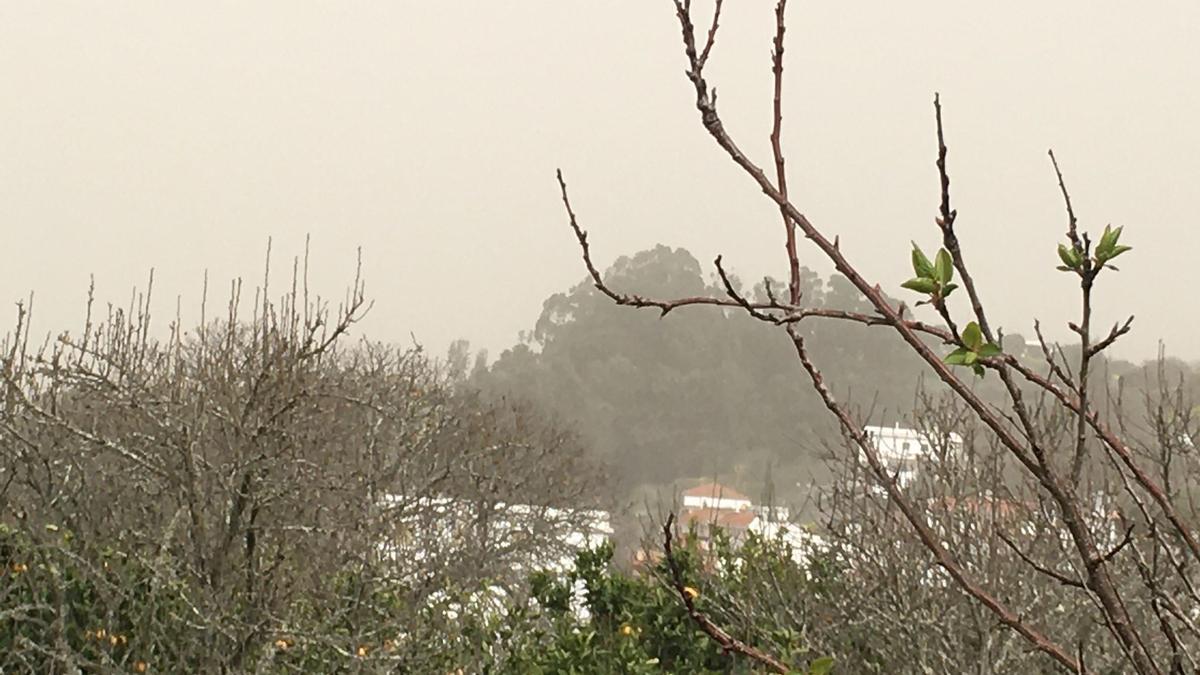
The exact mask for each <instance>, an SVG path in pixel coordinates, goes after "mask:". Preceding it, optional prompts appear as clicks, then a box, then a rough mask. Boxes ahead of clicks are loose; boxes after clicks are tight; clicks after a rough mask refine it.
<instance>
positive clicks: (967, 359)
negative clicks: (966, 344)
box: [963, 352, 979, 366]
mask: <svg viewBox="0 0 1200 675" xmlns="http://www.w3.org/2000/svg"><path fill="white" fill-rule="evenodd" d="M978 360H979V354H976V353H975V352H967V353H966V354H963V365H964V366H973V365H975V362H976V361H978Z"/></svg>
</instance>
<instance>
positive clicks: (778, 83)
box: [771, 0, 800, 305]
mask: <svg viewBox="0 0 1200 675" xmlns="http://www.w3.org/2000/svg"><path fill="white" fill-rule="evenodd" d="M786 11H787V0H779V3H778V4H776V5H775V42H774V50H773V51H772V52H771V74H772V75H773V76H774V79H775V102H774V106H773V114H772V116H771V119H772V123H771V154H772V155H774V157H775V185H776V186H777V187H778V188H779V193H780V194H782V195H783V196H784V197H787V193H788V188H787V170H786V168H785V161H784V155H783V145H782V138H783V35H784V33H785V32H786V31H787V28H786V23H785V22H784V14H785V13H786ZM779 215H780V216H781V217H782V218H783V229H784V232H785V233H786V236H787V243H786V249H787V258H788V298H789V301H790V302H791V303H792V304H793V305H798V304H800V257H799V256H798V255H797V254H796V224H795V223H793V222H792V220H791V218H788V214H787V210H786V209H784V208H783V207H780V209H779Z"/></svg>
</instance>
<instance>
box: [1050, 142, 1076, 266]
mask: <svg viewBox="0 0 1200 675" xmlns="http://www.w3.org/2000/svg"><path fill="white" fill-rule="evenodd" d="M1047 153H1048V154H1049V155H1050V163H1051V164H1053V165H1054V175H1055V176H1057V177H1058V189H1059V190H1060V191H1062V196H1063V202H1065V203H1066V205H1067V239H1069V240H1071V245H1072V246H1074V247H1075V248H1076V249H1078V250H1080V251H1082V250H1083V242H1082V241H1080V239H1079V227H1078V224H1079V221H1078V220H1076V218H1075V208H1074V207H1072V206H1071V195H1070V193H1068V192H1067V184H1066V182H1065V181H1064V180H1063V175H1062V171H1060V170H1059V168H1058V159H1056V158H1055V157H1054V151H1053V150H1049V151H1047Z"/></svg>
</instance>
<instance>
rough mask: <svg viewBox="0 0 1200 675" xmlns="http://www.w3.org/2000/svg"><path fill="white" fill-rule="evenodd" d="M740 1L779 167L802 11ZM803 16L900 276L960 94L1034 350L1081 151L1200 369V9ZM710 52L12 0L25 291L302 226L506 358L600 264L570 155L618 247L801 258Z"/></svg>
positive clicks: (315, 16)
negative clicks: (716, 137)
mask: <svg viewBox="0 0 1200 675" xmlns="http://www.w3.org/2000/svg"><path fill="white" fill-rule="evenodd" d="M726 5H727V16H726V18H725V21H724V25H723V29H722V30H723V34H722V36H721V38H720V40H719V44H718V47H717V50H716V53H715V55H714V56H713V61H712V64H711V71H712V72H711V80H712V82H713V84H715V85H717V86H718V88H719V90H720V94H721V95H720V100H721V106H722V108H723V111H724V116H725V119H726V123H727V126H728V127H729V128H730V130H731V131H732V133H733V134H734V136H735V137H736V138H738V139H740V141H741V143H742V144H743V146H744V147H745V148H746V149H747V150H749V151H751V152H752V153H754V154H756V155H757V156H758V158H759V159H760V160H761V161H763V162H764V163H765V162H766V161H767V160H768V156H767V154H766V153H767V150H768V146H767V132H768V130H769V121H770V120H769V112H770V100H769V86H770V74H769V69H768V66H769V40H770V34H771V30H772V19H773V17H772V7H773V3H768V2H765V1H763V0H756V1H746V0H742V1H738V0H732V1H730V2H727V3H726ZM792 5H793V6H792V8H791V13H790V26H791V28H790V30H789V32H788V38H789V41H790V42H789V47H790V48H789V51H788V62H787V65H788V77H787V85H786V86H787V92H788V93H787V105H788V110H789V112H788V114H787V116H786V127H785V140H786V147H787V150H788V152H789V155H790V168H791V170H792V176H791V186H792V194H793V196H794V198H795V201H797V202H798V203H799V204H801V205H802V208H803V209H804V210H805V211H806V213H807V214H808V215H809V216H810V217H811V218H812V219H813V220H814V222H816V223H817V224H818V225H819V226H820V227H822V228H824V229H825V230H826V231H827V232H828V233H830V234H838V235H840V236H841V241H842V249H843V251H845V252H847V253H848V255H849V256H850V257H851V259H852V260H853V261H856V262H857V263H859V264H860V265H861V267H862V269H863V270H864V271H865V272H866V273H867V274H868V275H869V276H870V277H872V278H874V279H876V280H878V281H880V282H881V283H883V284H884V285H885V286H891V287H895V286H896V285H898V284H899V283H900V282H902V281H903V280H904V279H905V278H907V272H908V269H907V259H908V241H909V240H910V239H916V240H918V241H919V242H923V243H925V244H926V245H928V246H930V247H932V246H933V245H934V243H935V242H936V239H937V235H936V228H935V227H934V225H933V216H934V213H935V209H936V204H937V194H938V193H937V189H938V188H937V182H936V174H935V172H934V168H933V156H934V136H933V118H932V98H933V92H934V91H940V92H941V93H942V96H943V102H944V104H945V106H946V125H947V131H948V134H949V142H950V145H951V156H950V169H951V172H952V179H953V181H954V192H955V199H956V202H957V206H958V209H959V213H960V215H959V221H958V222H959V228H960V230H961V236H962V238H963V240H964V241H965V245H966V247H967V256H968V261H969V263H970V264H972V265H973V266H974V268H975V272H976V276H977V279H978V281H979V283H980V285H981V287H982V289H983V294H984V298H985V300H986V301H987V302H989V303H990V304H991V305H992V307H993V316H994V317H997V318H998V320H999V321H1000V322H1001V323H1003V324H1004V325H1005V326H1006V327H1007V328H1008V329H1009V330H1010V331H1018V332H1025V333H1026V334H1028V333H1030V332H1031V331H1030V330H1029V327H1030V325H1031V323H1032V319H1033V318H1034V317H1041V318H1042V319H1043V320H1044V322H1046V323H1050V322H1051V321H1052V320H1053V319H1055V318H1056V317H1062V316H1063V313H1064V312H1066V311H1071V312H1073V311H1074V308H1075V306H1076V299H1075V295H1076V294H1075V292H1073V290H1072V287H1071V283H1070V279H1069V278H1068V277H1067V276H1066V275H1063V274H1061V273H1059V272H1055V271H1054V265H1055V264H1056V257H1055V254H1054V248H1055V243H1056V242H1057V241H1059V240H1060V239H1061V237H1062V232H1063V230H1064V223H1065V216H1064V213H1063V208H1062V204H1061V200H1060V198H1059V196H1058V193H1057V187H1056V185H1055V183H1054V180H1053V173H1052V171H1051V167H1050V165H1049V162H1048V160H1047V157H1046V150H1047V148H1050V147H1053V148H1054V149H1055V151H1056V153H1057V154H1058V156H1059V159H1060V162H1061V164H1062V165H1063V169H1064V171H1065V172H1066V175H1067V180H1068V184H1069V187H1070V189H1071V191H1072V194H1073V198H1074V202H1075V207H1076V210H1077V212H1078V213H1079V216H1080V218H1081V221H1082V223H1083V224H1084V225H1085V226H1086V227H1089V228H1097V229H1098V228H1102V227H1103V226H1104V224H1106V223H1109V222H1111V223H1113V224H1120V225H1125V226H1126V234H1125V237H1124V240H1125V243H1128V244H1131V245H1132V246H1134V249H1135V250H1134V252H1133V253H1131V254H1127V256H1126V259H1124V260H1123V261H1122V262H1124V263H1125V264H1124V265H1122V270H1123V271H1122V272H1121V273H1120V274H1119V275H1113V276H1110V277H1108V278H1103V279H1102V280H1101V283H1100V291H1101V293H1100V296H1099V298H1100V299H1099V303H1098V304H1099V307H1098V317H1099V320H1101V321H1106V322H1107V321H1112V320H1114V319H1115V318H1117V317H1118V315H1120V314H1122V313H1125V312H1132V313H1136V314H1137V315H1138V319H1137V321H1136V322H1135V332H1134V333H1133V335H1132V336H1130V337H1129V338H1128V339H1127V341H1126V342H1125V344H1124V346H1123V347H1122V348H1121V349H1119V350H1118V352H1119V353H1120V354H1122V355H1125V356H1130V357H1146V356H1151V355H1152V354H1153V351H1154V348H1155V345H1156V343H1157V341H1158V340H1159V339H1160V338H1161V339H1163V340H1165V341H1166V343H1167V346H1168V350H1169V351H1171V352H1173V353H1176V354H1179V355H1182V356H1185V357H1187V358H1200V341H1197V340H1196V335H1197V334H1198V332H1200V318H1198V316H1200V315H1198V313H1197V311H1196V310H1195V306H1196V302H1195V295H1194V291H1195V289H1196V288H1197V287H1198V286H1200V266H1197V265H1196V262H1195V260H1196V252H1197V251H1198V250H1200V228H1197V227H1196V220H1197V216H1196V213H1197V206H1198V203H1200V194H1198V193H1197V188H1196V186H1197V185H1200V125H1198V123H1197V120H1200V85H1198V84H1197V78H1196V73H1197V72H1198V66H1200V49H1197V48H1196V46H1195V43H1194V39H1195V37H1196V35H1197V28H1198V26H1200V3H1195V2H1183V1H1180V2H1147V3H1126V2H1111V1H1096V0H1070V1H1062V2H1054V3H1046V2H1033V1H1028V0H1020V1H1016V2H1008V3H1001V4H994V3H987V4H985V3H966V2H928V1H916V0H914V1H913V2H905V3H895V2H862V3H846V2H829V1H821V2H818V1H816V0H807V1H802V0H793V3H792ZM682 69H683V57H682V54H681V51H680V44H679V33H678V27H677V25H676V23H675V18H674V15H673V10H672V7H671V3H670V2H669V1H668V0H622V1H604V0H601V1H599V2H596V1H593V2H578V1H575V0H536V1H535V0H517V1H514V2H481V1H468V2H422V3H416V2H387V3H352V2H337V3H332V2H330V3H311V2H310V3H295V2H223V3H213V2H209V3H162V2H121V3H93V2H88V3H77V2H62V3H34V2H23V3H16V2H6V3H3V4H0V90H2V92H3V95H2V96H0V224H2V227H3V231H4V233H5V238H4V241H5V244H6V246H5V249H6V253H7V254H6V255H5V256H4V257H3V264H0V300H3V301H4V302H6V303H7V302H9V301H16V300H17V299H18V298H20V297H22V296H24V295H25V294H26V293H28V292H29V291H30V290H32V291H35V292H36V304H37V312H38V314H39V317H40V321H39V327H41V328H43V329H51V328H53V329H59V328H65V327H73V326H77V325H78V323H79V320H80V318H81V312H82V306H83V298H84V295H85V290H86V287H87V280H88V275H89V274H90V273H94V274H95V277H96V284H97V292H98V295H99V296H100V297H101V298H104V299H112V300H117V301H124V300H125V299H127V298H128V294H129V289H130V288H131V287H132V286H133V285H135V284H138V283H142V282H143V280H144V279H145V276H146V272H147V271H148V270H149V268H151V267H154V268H156V269H157V273H156V276H157V278H156V292H157V293H158V294H159V297H160V299H161V301H162V302H161V304H160V306H161V307H163V308H164V310H165V309H166V308H171V311H172V312H173V308H174V298H175V296H176V295H179V294H182V295H183V296H184V306H185V307H188V306H189V299H190V300H192V301H193V302H192V303H191V305H193V306H194V305H195V301H196V300H198V296H199V292H200V286H201V278H202V274H203V270H204V269H206V268H207V269H208V270H209V274H210V278H211V279H212V280H213V282H214V284H216V283H217V282H220V281H223V280H227V279H229V278H231V277H234V276H239V275H241V276H245V277H247V278H249V279H258V278H259V277H260V275H261V267H262V260H263V251H264V249H265V245H266V240H267V238H268V237H269V236H270V237H274V241H275V251H276V265H277V268H283V267H285V264H284V261H285V260H286V259H287V258H290V257H291V256H292V255H295V254H296V253H298V252H299V251H301V250H302V248H303V243H304V237H305V235H306V234H307V233H311V235H312V238H313V249H314V257H313V261H312V264H313V274H312V276H313V282H314V285H315V286H317V287H318V288H321V289H323V290H325V291H326V292H330V293H340V291H341V289H342V287H343V286H344V284H345V283H347V282H348V281H349V280H350V277H351V275H352V273H353V264H354V249H355V247H357V246H360V245H361V246H362V248H363V251H364V267H365V275H366V279H367V285H368V294H369V295H370V296H371V297H373V298H374V299H375V300H376V307H375V309H374V311H373V313H372V315H371V316H370V318H369V319H368V321H367V322H366V323H365V324H364V326H363V329H364V331H365V332H367V333H368V334H370V335H371V336H373V337H376V338H381V339H385V340H407V338H408V334H409V332H410V331H411V332H413V333H415V334H416V336H417V337H418V339H420V340H421V341H423V342H425V343H426V344H428V345H429V346H430V347H431V348H433V349H437V350H441V349H444V347H445V345H446V344H447V343H448V342H449V341H450V340H451V339H453V338H456V337H465V338H468V339H470V340H471V341H472V342H473V343H474V344H475V345H477V346H482V347H487V348H489V349H491V350H492V351H493V353H495V352H496V351H497V350H499V349H501V348H503V347H505V346H508V345H510V344H512V343H513V341H514V340H515V339H516V334H517V331H518V330H521V329H523V328H528V327H530V326H532V324H533V322H534V320H535V318H536V316H537V314H538V312H539V310H540V307H541V303H542V301H543V300H544V299H545V297H546V296H548V295H550V294H551V293H553V292H555V291H558V290H562V289H564V288H566V287H568V286H569V285H570V284H572V283H574V282H576V281H578V280H579V279H580V278H581V277H582V268H581V264H580V262H579V260H578V258H577V251H576V249H575V244H574V242H573V240H572V238H571V236H570V234H569V232H568V231H567V230H566V229H565V225H564V221H563V213H562V210H561V207H560V204H559V202H558V196H557V189H556V185H555V183H554V179H553V172H554V169H555V167H558V166H561V167H562V168H563V169H564V170H565V171H566V175H567V177H568V180H569V182H570V184H571V187H572V191H573V198H574V201H575V206H576V208H577V210H578V211H579V214H580V216H581V218H582V219H583V224H584V226H585V227H587V228H588V229H590V230H591V231H592V233H593V234H592V236H593V241H594V252H595V255H596V257H597V261H598V262H600V263H602V264H607V263H608V262H610V261H611V260H612V259H613V257H615V256H617V255H620V254H624V253H631V252H634V251H636V250H639V249H642V248H646V247H648V246H652V245H654V244H656V243H660V242H661V243H666V244H671V245H681V246H685V247H687V248H688V249H690V250H691V251H692V252H693V253H694V254H695V255H696V256H697V257H698V258H699V259H700V260H701V261H709V260H711V259H712V258H713V257H714V256H715V255H716V254H717V253H724V254H725V255H726V258H727V260H728V261H729V262H730V264H731V265H732V266H733V267H734V268H735V269H736V270H737V271H738V272H739V274H740V275H741V276H742V277H743V278H752V277H756V276H760V275H762V274H763V273H766V272H775V273H780V272H781V271H782V269H783V265H782V260H781V258H780V250H781V249H780V245H781V233H780V231H779V230H780V227H779V225H778V222H777V215H776V214H775V213H774V212H773V210H772V209H771V208H770V207H769V204H767V203H766V202H764V200H763V198H762V197H761V196H760V195H758V194H756V191H755V189H754V188H753V187H752V186H751V184H750V182H749V180H748V179H746V178H744V177H743V176H742V175H740V174H739V173H738V171H737V170H736V169H735V167H733V166H732V165H731V164H730V162H729V161H728V160H726V159H725V158H724V156H722V155H721V153H720V152H719V150H718V149H717V148H716V146H715V145H714V144H713V143H712V142H711V140H710V139H709V138H708V137H707V136H706V135H705V134H704V132H703V130H702V129H701V127H700V125H699V121H698V119H697V117H696V114H695V112H694V108H693V105H692V100H691V98H690V91H689V85H688V83H687V81H686V80H685V79H684V77H683V74H682ZM805 256H806V262H807V263H808V264H810V266H813V267H815V268H817V269H820V270H822V271H826V270H827V269H828V268H827V267H826V266H825V265H823V264H821V263H820V262H819V261H817V259H816V254H815V252H814V251H812V250H811V249H806V250H805ZM280 281H282V279H280ZM893 292H894V293H895V294H896V295H900V294H901V293H902V291H900V290H899V289H894V290H893ZM162 318H163V320H162V323H163V324H165V323H166V321H167V319H168V317H167V316H163V317H162ZM1061 323H1062V322H1061V321H1058V322H1056V325H1055V326H1053V328H1052V329H1051V332H1052V334H1053V335H1055V336H1058V337H1065V336H1066V331H1065V329H1062V328H1060V326H1059V324H1061Z"/></svg>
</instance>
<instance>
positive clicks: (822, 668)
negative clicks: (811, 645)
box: [808, 656, 833, 675]
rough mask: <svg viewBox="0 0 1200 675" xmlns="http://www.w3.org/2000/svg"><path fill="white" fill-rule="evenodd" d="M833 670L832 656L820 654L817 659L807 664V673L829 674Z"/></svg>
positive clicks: (816, 674) (812, 674) (814, 674)
mask: <svg viewBox="0 0 1200 675" xmlns="http://www.w3.org/2000/svg"><path fill="white" fill-rule="evenodd" d="M832 671H833V657H832V656H822V657H821V658H819V659H814V660H813V662H812V663H810V664H809V665H808V675H829V673H830V672H832Z"/></svg>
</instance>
